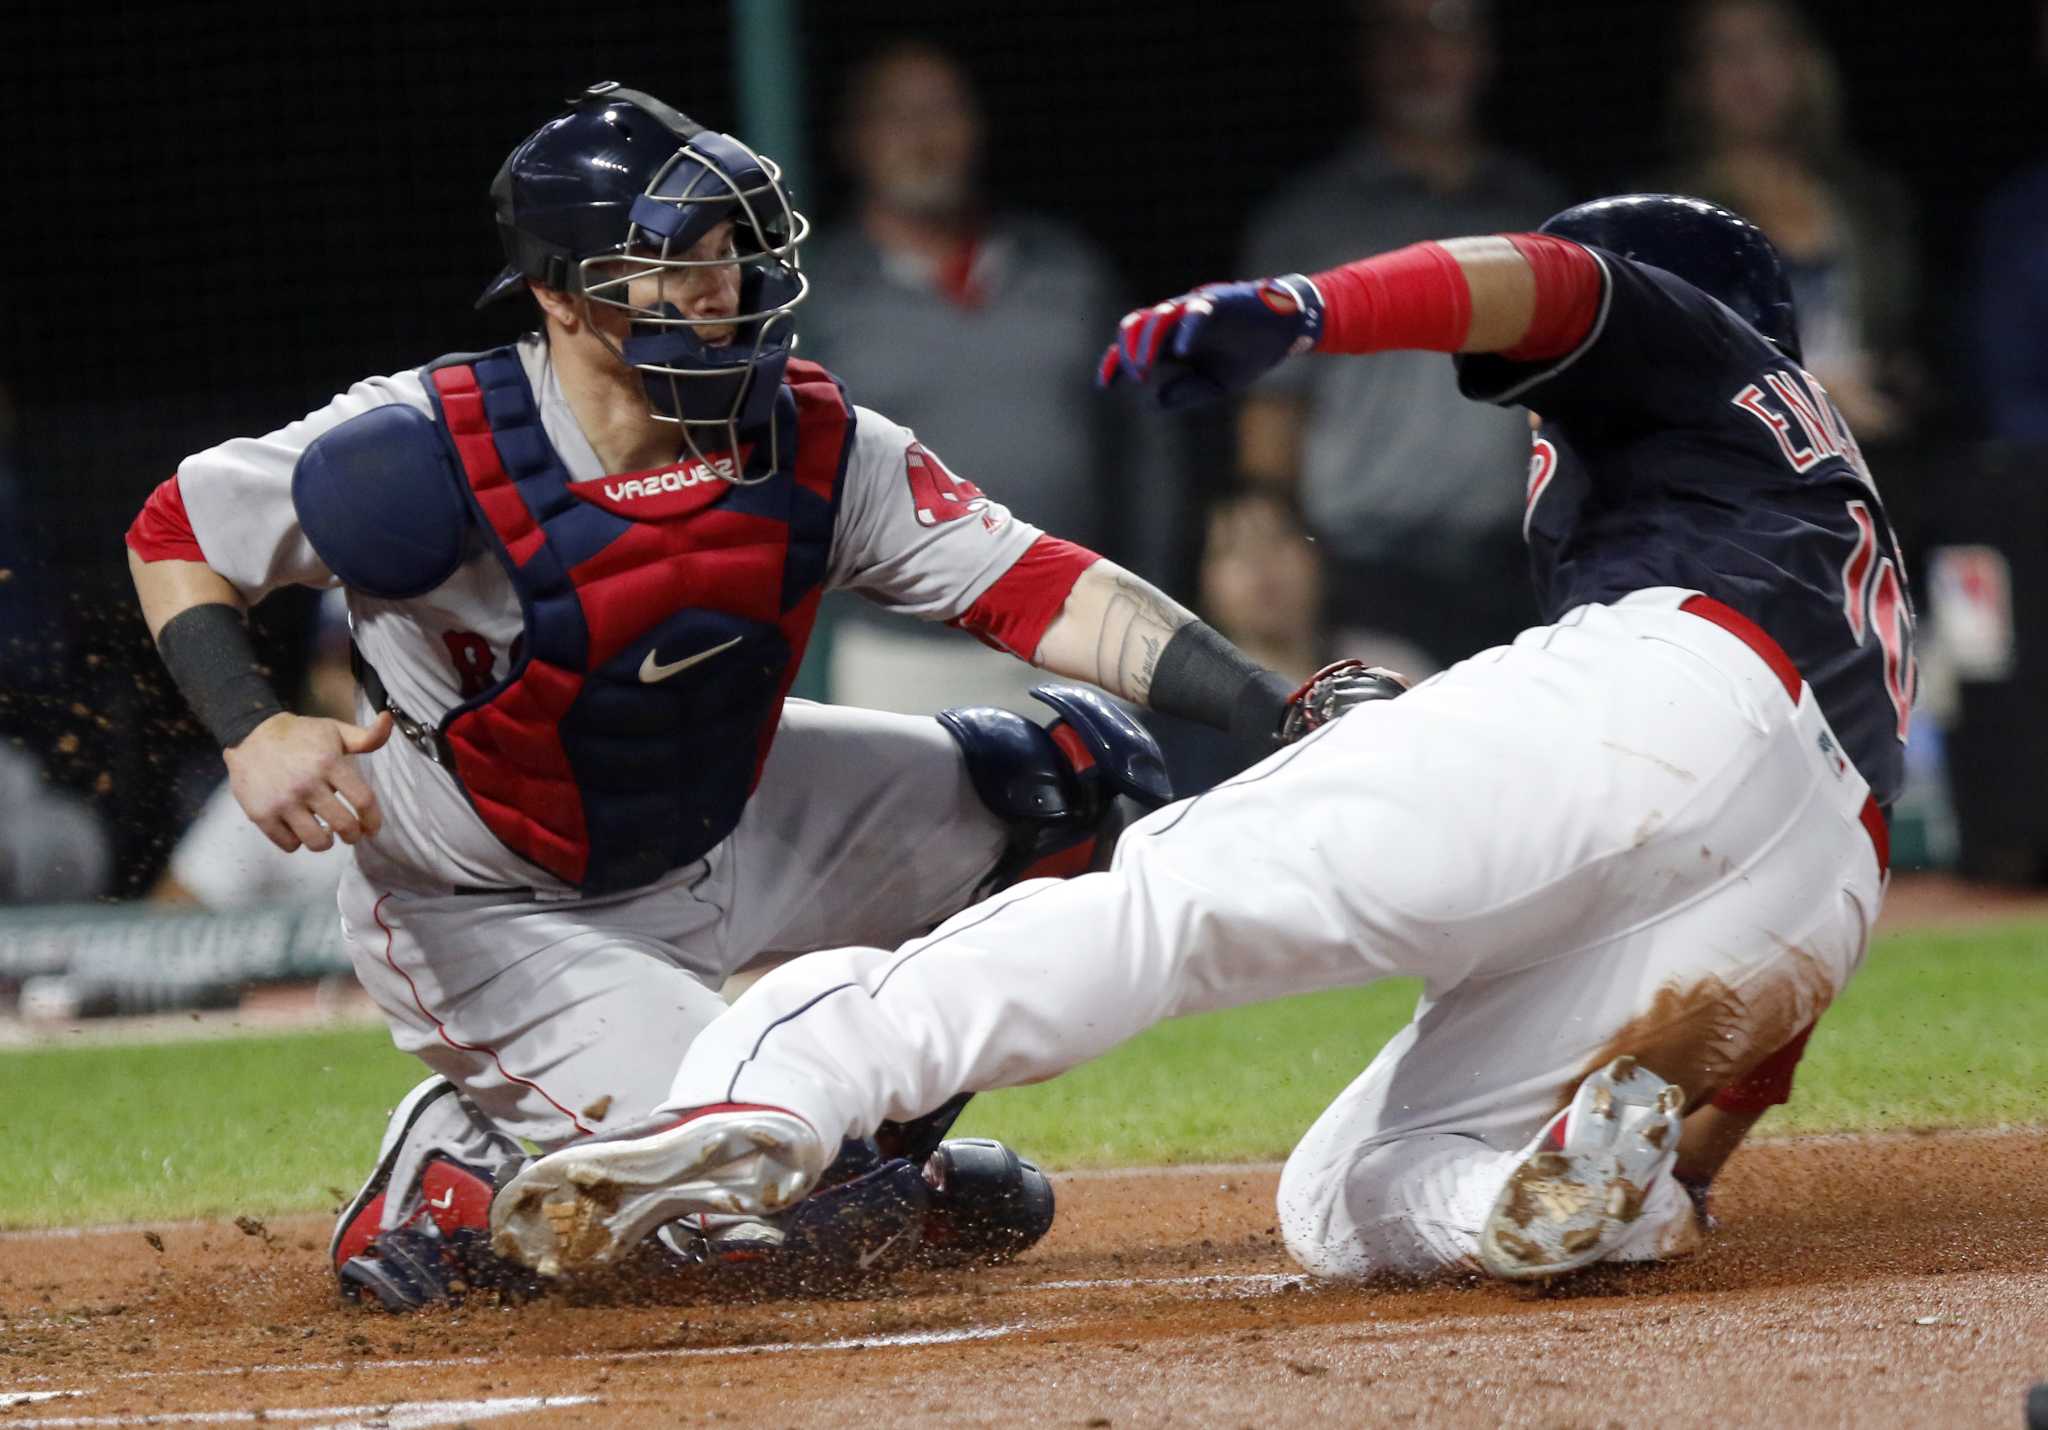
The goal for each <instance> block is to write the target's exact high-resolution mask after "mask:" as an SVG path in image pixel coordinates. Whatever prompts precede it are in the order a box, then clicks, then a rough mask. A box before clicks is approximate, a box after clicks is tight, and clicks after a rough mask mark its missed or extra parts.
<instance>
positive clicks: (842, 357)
mask: <svg viewBox="0 0 2048 1430" xmlns="http://www.w3.org/2000/svg"><path fill="white" fill-rule="evenodd" d="M841 132H842V134H843V135H844V143H843V147H842V149H841V152H840V158H841V160H842V161H843V163H844V165H845V167H846V168H847V170H848V171H849V173H850V175H851V177H852V179H853V181H854V191H855V192H854V196H853V202H852V208H851V212H850V213H849V214H848V215H846V216H845V217H844V218H842V219H841V220H840V221H838V222H837V223H835V224H827V225H824V226H822V227H821V228H820V230H819V236H818V238H817V240H816V241H815V242H814V243H813V244H812V245H811V246H810V248H809V249H807V251H806V254H805V258H804V267H805V268H806V270H808V271H809V272H810V273H811V274H812V277H813V288H812V296H811V297H810V299H809V300H808V301H807V302H806V303H805V305H804V307H803V308H802V310H801V311H800V312H799V314H798V329H799V332H800V334H801V342H802V352H803V355H804V356H805V357H808V358H812V359H815V360H816V361H818V362H822V363H824V364H825V365H826V366H827V367H829V368H831V369H832V370H833V371H834V372H836V373H838V374H839V375H840V376H841V377H843V378H845V379H846V382H847V385H848V386H849V387H850V388H851V389H852V390H853V391H855V392H857V393H859V394H860V395H861V398H862V400H863V401H865V402H869V403H872V404H873V405H874V406H875V407H876V408H877V409H879V410H881V411H885V412H888V413H890V414H891V415H892V416H894V417H896V418H897V420H899V421H901V422H903V423H904V424H905V425H907V426H910V427H913V428H915V429H916V431H917V434H918V437H919V439H920V440H922V441H923V442H925V443H926V444H927V445H928V446H929V447H931V449H932V450H933V451H934V452H936V453H937V454H938V455H939V456H940V457H941V458H942V459H943V460H944V461H945V462H947V463H948V464H949V465H950V466H952V467H954V468H956V469H957V470H959V471H963V472H971V473H973V474H974V478H975V480H976V481H977V482H980V483H983V484H985V485H986V486H987V488H988V491H989V493H990V495H991V496H993V497H994V498H995V499H996V500H998V501H1001V502H1002V503H1004V504H1005V505H1006V506H1008V507H1010V508H1011V510H1013V511H1015V512H1016V513H1017V515H1018V516H1020V517H1022V518H1024V519H1025V520H1027V521H1031V522H1035V523H1038V524H1040V525H1042V526H1044V527H1045V528H1046V529H1047V530H1050V531H1057V532H1060V533H1061V534H1062V535H1063V536H1066V537H1068V538H1070V539H1071V540H1074V541H1077V542H1080V543H1082V544H1084V545H1087V546H1089V547H1091V548H1092V549H1094V550H1097V551H1100V552H1102V553H1103V554H1104V555H1105V556H1108V557H1109V558H1110V559H1112V560H1115V561H1118V562H1120V563H1121V564H1123V565H1124V566H1126V567H1127V568H1129V569H1131V570H1133V571H1136V572H1138V573H1140V574H1142V575H1144V576H1147V577H1148V578H1150V579H1153V580H1157V581H1167V580H1170V579H1171V577H1172V575H1173V574H1174V573H1173V571H1172V570H1171V566H1172V558H1173V543H1174V541H1175V538H1176V536H1177V535H1178V532H1179V525H1180V520H1181V518H1180V510H1181V507H1180V498H1179V497H1178V496H1177V495H1176V492H1177V490H1178V488H1177V485H1176V483H1175V482H1174V480H1173V473H1171V472H1170V471H1168V470H1167V468H1166V464H1165V462H1164V460H1163V457H1164V453H1163V450H1162V449H1163V444H1164V442H1165V441H1166V440H1167V434H1168V432H1169V431H1170V429H1168V428H1166V427H1165V426H1164V425H1163V424H1160V423H1157V422H1146V421H1144V420H1143V417H1142V414H1139V413H1137V412H1136V411H1135V409H1133V408H1132V407H1131V406H1130V405H1128V404H1123V403H1111V402H1104V401H1102V400H1100V399H1099V398H1098V397H1096V396H1095V394H1094V393H1093V392H1092V391H1091V390H1090V386H1089V384H1090V378H1091V375H1092V374H1093V371H1094V364H1095V359H1096V357H1097V356H1098V355H1099V353H1100V352H1101V347H1102V334H1103V332H1105V331H1107V330H1108V329H1109V328H1113V327H1114V326H1115V324H1116V320H1117V318H1118V317H1119V316H1121V314H1122V312H1123V309H1124V307H1125V306H1126V304H1124V303H1123V301H1122V300H1121V297H1120V295H1119V291H1118V286H1117V284H1116V282H1115V279H1114V277H1113V275H1112V273H1111V271H1110V267H1109V265H1108V263H1107V262H1106V261H1105V260H1104V258H1103V257H1102V255H1101V254H1100V253H1099V252H1097V250H1096V249H1095V248H1094V247H1093V246H1092V245H1091V244H1089V243H1088V242H1087V241H1086V240H1085V239H1084V238H1082V237H1081V236H1080V235H1079V234H1077V233H1075V232H1074V231H1073V230H1071V229H1069V228H1067V227H1065V226H1064V225H1062V224H1060V223H1058V222H1057V221H1055V220H1052V219H1049V218H1046V217H1044V216H1042V215H1037V214H1029V213H1019V212H1015V211H1012V210H1006V209H1003V208H1001V207H999V206H997V205H996V204H995V203H993V202H992V201H991V199H990V198H989V196H988V195H987V194H986V193H985V192H984V189H983V187H982V182H981V159H982V115H981V108H980V105H979V103H978V102H977V99H976V96H975V93H974V88H973V85H972V84H971V82H970V80H969V78H968V76H967V74H966V72H965V71H964V70H963V69H962V67H961V65H960V64H959V62H958V61H956V60H955V59H954V58H952V57H951V56H950V55H948V54H947V53H945V52H944V51H943V50H940V49H937V48H935V47H933V46H932V45H929V44H926V43H922V42H905V43H899V44H895V45H892V46H891V47H889V48H887V49H885V50H883V51H881V52H880V53H879V54H878V55H876V56H875V57H874V58H873V59H872V60H870V61H869V62H868V63H867V64H866V65H864V66H862V67H861V68H860V69H859V70H858V71H856V72H855V74H854V77H853V79H852V82H851V84H850V86H849V89H848V92H847V97H846V104H845V115H844V120H843V123H842V125H841ZM850 604H852V605H854V606H856V607H857V605H858V603H850ZM863 615H864V613H863V612H860V611H858V610H855V611H854V612H852V613H851V618H850V619H848V620H846V621H843V622H842V623H841V624H840V625H839V626H838V627H837V628H836V629H835V633H834V637H835V650H834V658H833V661H832V669H833V679H832V681H831V688H832V697H833V698H834V699H836V700H842V701H847V702H848V703H853V704H861V705H874V706H879V707H881V708H885V709H895V710H903V711H907V712H910V713H920V712H928V711H930V710H932V709H934V708H937V707H939V706H943V705H948V704H957V703H964V702H973V701H976V700H994V701H995V702H997V703H1005V704H1013V703H1016V702H1017V701H1018V700H1020V699H1021V698H1022V695H1023V690H1024V688H1025V687H1026V686H1027V685H1029V684H1031V683H1034V682H1035V680H1036V679H1037V676H1036V674H1035V673H1034V672H1032V671H1030V670H1029V669H1027V668H1026V667H1024V666H1021V665H1019V664H1018V663H1017V662H1016V661H1015V660H1012V659H1009V658H1007V657H1003V656H1000V655H996V654H995V653H993V652H989V653H987V654H988V656H989V660H988V661H987V662H985V663H984V662H982V661H980V660H977V659H975V658H974V657H975V656H977V655H978V654H981V653H980V652H977V651H973V650H969V651H964V652H963V651H961V650H959V649H958V643H959V642H963V641H966V640H967V637H965V636H963V635H960V634H958V633H956V632H950V631H944V630H938V629H936V628H930V629H917V630H913V629H909V628H908V627H907V626H906V624H905V623H904V622H901V621H894V622H889V623H888V624H887V626H886V628H884V627H883V625H882V623H881V622H879V621H866V620H864V619H862V616H863ZM913 624H914V623H913ZM935 648H936V651H935ZM963 657H966V658H965V659H963ZM1026 708H1034V709H1035V708H1037V707H1035V706H1027V707H1026Z"/></svg>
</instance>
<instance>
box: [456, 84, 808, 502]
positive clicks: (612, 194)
mask: <svg viewBox="0 0 2048 1430" xmlns="http://www.w3.org/2000/svg"><path fill="white" fill-rule="evenodd" d="M553 150H560V151H562V152H560V153H552V152H542V151H553ZM492 196H493V198H494V200H496V206H497V209H498V223H499V228H500V231H501V233H502V234H503V235H504V238H505V248H506V256H507V257H508V259H509V260H510V266H509V267H508V268H507V269H506V270H505V272H504V273H502V274H500V275H499V277H498V279H497V280H496V281H495V282H493V284H492V285H491V286H490V287H489V288H487V289H486V290H485V292H484V296H483V298H482V299H481V300H479V306H481V305H482V304H483V303H486V302H490V301H492V300H494V299H495V298H497V297H499V296H502V295H503V294H504V293H507V292H510V291H514V290H515V289H516V288H518V287H520V286H523V280H524V279H525V278H528V277H532V278H536V279H538V280H539V281H541V282H543V283H546V284H547V285H548V286H550V287H554V288H559V289H562V290H563V291H566V292H571V293H575V294H578V295H580V296H581V297H582V299H583V300H584V301H585V302H586V303H588V304H592V305H597V306H602V307H606V308H611V309H615V310H617V311H621V312H624V313H625V314H626V315H627V317H628V318H629V319H630V320H631V327H630V329H629V331H628V335H627V337H626V338H625V340H624V342H623V343H614V342H613V341H612V340H611V339H610V338H609V337H605V336H604V335H603V332H602V329H598V332H599V336H600V338H601V340H602V341H603V342H604V343H605V345H606V346H607V347H609V348H611V350H612V351H613V352H614V353H615V354H617V355H618V357H619V359H620V361H622V362H624V363H626V364H627V365H628V366H630V367H632V368H633V369H634V370H635V371H637V372H638V373H639V374H640V380H641V384H642V386H643V387H644V388H645V389H646V393H647V401H648V406H649V409H650V410H651V411H652V412H653V414H654V416H655V417H657V418H658V419H660V420H662V421H664V422H674V423H676V424H677V425H678V426H680V427H681V429H682V433H683V440H684V442H685V443H686V444H687V445H688V447H689V450H690V453H691V455H692V456H695V457H696V458H698V459H699V460H703V461H706V465H707V466H709V467H710V468H711V469H712V470H715V471H720V472H729V473H730V475H729V477H728V480H731V481H735V482H738V483H741V484H746V483H749V482H753V481H760V480H764V479H765V478H766V477H767V476H768V475H769V474H771V473H773V472H774V471H775V470H776V469H777V466H778V463H779V458H780V453H779V452H778V451H777V450H776V436H775V424H774V423H773V422H771V421H770V418H771V417H772V415H773V412H774V406H775V395H776V392H777V391H778V389H779V388H780V387H781V385H782V373H783V369H784V367H785V366H786V365H787V364H788V362H789V356H790V353H791V351H792V350H793V349H794V348H795V346H796V328H795V320H794V310H795V308H796V305H797V304H799V303H801V302H802V301H803V300H804V297H805V295H806V294H807V293H808V292H809V281H808V280H807V279H806V278H805V277H804V275H803V273H802V271H801V269H800V267H799V263H798V258H797V248H798V246H799V245H800V244H801V243H802V242H803V241H804V239H805V238H806V237H807V236H808V235H809V233H810V224H809V221H808V220H806V219H805V218H804V216H803V215H802V214H801V213H799V212H797V210H796V209H795V207H794V206H793V205H792V204H791V202H790V199H789V195H788V193H787V192H786V191H785V190H784V189H783V187H782V171H781V170H780V169H779V168H778V167H777V166H776V164H775V162H774V161H773V160H772V159H769V158H766V157H765V156H763V155H760V154H757V153H755V152H754V151H753V150H752V149H749V148H748V147H747V146H746V145H745V144H743V143H741V142H740V141H739V140H737V139H735V138H733V137H731V136H730V135H726V134H717V133H713V132H711V131H709V130H706V129H704V128H702V127H701V126H699V125H697V124H696V123H694V122H693V121H691V120H690V119H688V118H687V117H686V116H684V115H682V114H680V113H679V112H677V111H676V110H674V109H671V108H670V107H669V106H667V105H665V104H663V103H662V102H661V101H659V100H657V99H653V98H652V97H650V96H648V95H644V94H641V93H640V92H639V91H637V90H630V89H621V88H620V87H618V86H617V85H616V84H611V83H606V84H600V85H593V86H591V88H590V89H589V90H588V91H586V92H585V93H584V95H583V96H582V97H581V98H579V99H578V100H577V101H575V108H574V109H572V110H571V111H570V112H569V113H568V114H566V115H563V116H560V117H559V118H557V119H555V120H553V121H551V122H550V123H549V124H547V125H545V126H543V127H542V128H541V129H540V130H538V131H536V133H535V134H534V135H532V136H531V137H529V138H528V139H527V140H526V142H525V143H523V144H522V145H521V146H520V147H519V148H518V149H515V150H514V151H513V153H512V156H511V157H510V158H508V159H507V160H506V162H505V166H504V168H503V169H501V170H500V171H499V176H498V181H497V182H496V183H495V184H493V185H492ZM621 210H623V212H621ZM728 220H729V221H730V222H731V224H732V240H731V244H730V247H729V248H728V249H727V250H726V251H725V252H723V253H720V254H716V255H712V256H699V257H691V256H690V254H691V253H692V251H693V250H694V249H696V247H697V245H698V243H699V241H700V240H702V239H703V238H704V237H705V236H706V235H707V234H709V233H711V232H712V230H714V229H715V228H717V227H718V226H719V224H721V223H724V222H726V221H728ZM731 267H737V268H738V269H739V270H740V282H739V311H738V312H737V313H735V314H731V315H722V314H721V315H716V316H710V317H701V318H692V317H688V316H685V314H684V313H683V312H682V310H681V309H680V308H678V307H677V306H676V305H675V304H674V303H673V302H671V301H669V300H668V296H667V294H668V290H669V289H670V287H671V285H673V284H674V283H675V282H677V281H678V280H679V279H681V278H684V277H687V276H688V275H689V274H691V273H692V272H695V271H697V270H703V269H711V268H731ZM593 326H595V325H593ZM707 329H723V330H729V331H730V337H729V338H727V339H726V340H725V341H723V342H707V341H706V340H705V338H704V335H703V334H704V331H705V330H707ZM763 427H766V428H767V429H768V451H767V462H766V464H765V466H764V465H762V464H761V463H758V462H756V463H742V462H741V461H740V460H738V454H739V453H740V451H741V446H740V434H741V433H743V432H753V431H757V430H759V429H760V428H763ZM713 453H731V454H733V455H734V460H733V461H731V462H730V463H712V462H709V461H708V460H707V459H708V457H709V456H710V454H713ZM745 467H751V468H752V469H753V475H749V474H748V472H747V471H746V470H743V468H745Z"/></svg>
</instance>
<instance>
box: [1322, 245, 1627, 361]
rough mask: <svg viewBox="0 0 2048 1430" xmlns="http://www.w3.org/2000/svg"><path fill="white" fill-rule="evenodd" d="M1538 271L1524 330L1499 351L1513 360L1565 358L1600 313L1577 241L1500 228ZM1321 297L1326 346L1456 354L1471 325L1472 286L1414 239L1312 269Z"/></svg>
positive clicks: (1591, 262)
mask: <svg viewBox="0 0 2048 1430" xmlns="http://www.w3.org/2000/svg"><path fill="white" fill-rule="evenodd" d="M1503 236H1504V237H1505V238H1506V239H1507V241H1508V242H1509V243H1512V244H1513V245H1514V246H1515V249H1516V251H1517V252H1519V253H1520V254H1521V255H1522V257H1523V258H1524V259H1526V260H1527V261H1528V264H1529V267H1530V268H1531V270H1533V271H1534V273H1535V276H1536V310H1535V312H1534V314H1533V315H1532V316H1531V318H1530V322H1529V331H1528V334H1527V335H1526V336H1525V337H1524V338H1523V339H1522V341H1521V342H1520V343H1518V344H1517V345H1516V346H1515V347H1513V348H1511V349H1509V350H1508V351H1507V352H1505V353H1503V354H1502V356H1503V357H1506V358H1509V359H1511V360H1513V361H1515V362H1536V361H1541V360H1543V359H1545V358H1555V357H1563V356H1564V355H1565V354H1566V353H1568V352H1570V351H1571V350H1572V349H1573V348H1575V347H1577V346H1578V345H1579V344H1580V343H1581V342H1583V341H1584V340H1585V337H1586V334H1588V333H1590V332H1591V331H1592V330H1593V322H1594V320H1595V318H1596V317H1598V315H1599V312H1600V296H1601V291H1602V282H1603V280H1602V278H1601V274H1600V262H1599V260H1598V259H1596V258H1594V257H1593V255H1592V254H1591V253H1589V252H1587V251H1586V250H1585V249H1584V248H1581V247H1580V246H1579V245H1578V244H1576V243H1572V242H1569V241H1568V240H1565V239H1561V238H1552V237H1551V236H1550V235H1549V234H1544V233H1511V234H1506V235H1503ZM1311 281H1312V282H1314V284H1315V285H1316V291H1317V292H1318V293H1320V294H1321V295H1322V299H1323V335H1322V338H1321V340H1320V341H1319V342H1318V343H1317V344H1316V347H1317V350H1318V351H1320V352H1326V353H1378V352H1390V351H1393V350H1395V349H1420V350H1422V351H1424V352H1440V353H1454V352H1457V351H1458V350H1459V349H1461V348H1462V347H1464V345H1465V339H1466V336H1467V335H1468V334H1470V332H1471V331H1472V288H1471V285H1470V284H1469V283H1467V282H1466V281H1465V270H1464V269H1463V268H1461V267H1460V266H1459V265H1458V260H1457V259H1455V258H1453V257H1452V256H1451V255H1450V253H1449V251H1448V250H1446V249H1445V248H1444V246H1443V245H1442V244H1440V243H1415V244H1410V245H1409V246H1408V247H1406V248H1397V249H1395V250H1394V251H1393V252H1392V253H1383V254H1381V255H1380V256H1379V257H1377V258H1364V259H1360V260H1359V261H1358V262H1356V263H1347V264H1345V265H1344V266H1343V267H1341V268H1331V269H1326V270H1325V271H1323V272H1321V273H1318V274H1316V275H1314V277H1313V279H1312V280H1311Z"/></svg>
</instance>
